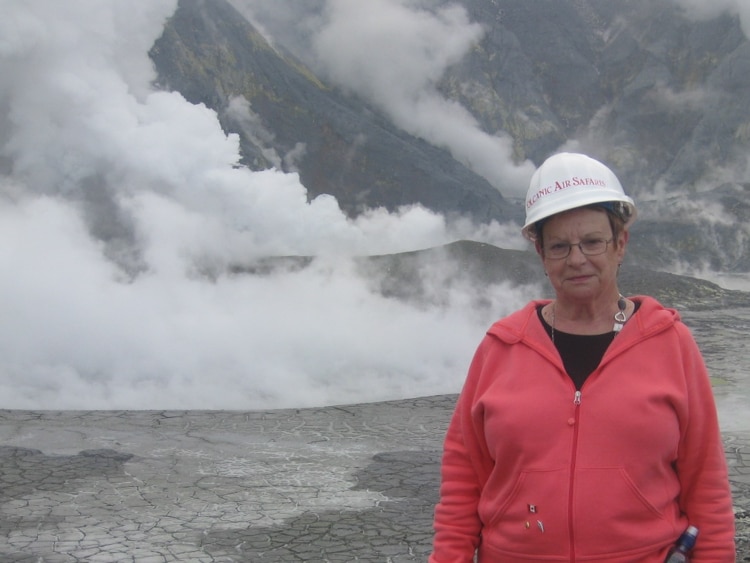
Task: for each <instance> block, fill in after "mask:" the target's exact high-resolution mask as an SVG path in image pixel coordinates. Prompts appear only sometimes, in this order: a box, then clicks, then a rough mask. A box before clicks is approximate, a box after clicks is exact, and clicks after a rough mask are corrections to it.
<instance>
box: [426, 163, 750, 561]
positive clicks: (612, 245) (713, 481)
mask: <svg viewBox="0 0 750 563" xmlns="http://www.w3.org/2000/svg"><path fill="white" fill-rule="evenodd" d="M635 216H636V209H635V206H634V204H633V200H632V199H631V198H630V197H628V196H627V195H625V193H624V192H623V190H622V187H621V185H620V182H619V181H618V179H617V178H616V176H615V175H614V174H613V173H612V171H611V170H609V169H608V168H607V167H606V166H604V165H603V164H602V163H600V162H598V161H596V160H593V159H591V158H589V157H587V156H585V155H581V154H570V153H561V154H557V155H554V156H552V157H550V158H549V159H548V160H547V161H545V162H544V164H542V166H541V167H540V168H539V169H538V170H537V171H536V173H535V174H534V176H533V177H532V179H531V185H530V187H529V191H528V194H527V197H526V218H527V220H526V224H525V226H524V227H523V233H524V235H525V236H526V237H527V238H529V239H530V240H531V241H533V242H534V245H535V247H536V251H537V253H538V254H539V257H540V258H541V261H542V264H543V266H544V270H545V272H546V275H547V276H548V277H549V280H550V283H551V285H552V287H553V288H554V291H555V299H554V300H551V301H550V300H539V301H533V302H531V303H529V304H528V305H526V306H525V307H524V308H523V309H521V310H519V311H516V312H515V313H513V314H511V315H510V316H508V317H506V318H504V319H502V320H500V321H498V322H497V323H495V324H494V325H493V326H492V327H491V328H490V329H489V331H488V332H487V334H486V336H485V337H484V339H483V340H482V342H481V343H480V345H479V348H478V350H477V352H476V354H475V356H474V359H473V361H472V363H471V366H470V369H469V374H468V376H467V379H466V382H465V384H464V388H463V390H462V392H461V395H460V397H459V400H458V403H457V405H456V410H455V413H454V415H453V418H452V420H451V423H450V426H449V428H448V432H447V436H446V439H445V449H444V454H443V462H442V484H441V488H440V502H439V504H438V506H437V507H436V510H435V524H434V525H435V538H434V549H433V553H432V555H431V557H430V562H431V563H448V562H451V563H456V562H469V561H474V558H475V556H476V557H477V558H478V560H479V561H481V562H482V563H485V562H504V561H507V562H529V561H539V562H542V561H543V562H548V563H549V562H553V561H568V562H574V561H588V562H595V561H596V562H604V561H606V562H610V563H634V562H642V563H661V562H663V561H664V560H665V558H666V557H667V555H668V552H669V550H670V548H671V547H672V546H673V545H674V543H675V541H676V540H677V538H678V537H679V536H680V534H681V533H682V532H683V531H684V530H685V529H686V528H687V527H688V526H689V525H693V526H696V527H697V528H698V529H699V533H700V534H699V537H698V541H697V543H696V545H695V548H694V550H693V552H692V554H691V561H693V562H694V563H697V562H709V561H710V562H711V563H719V562H730V561H734V560H735V546H734V515H733V511H732V501H731V494H730V490H729V484H728V478H727V469H726V460H725V456H724V451H723V448H722V443H721V436H720V433H719V427H718V422H717V415H716V407H715V404H714V400H713V394H712V391H711V385H710V382H709V378H708V375H707V372H706V367H705V364H704V362H703V359H702V357H701V354H700V352H699V351H698V348H697V346H696V344H695V341H694V340H693V338H692V336H691V334H690V332H689V331H688V329H687V328H686V327H685V325H684V324H682V322H681V321H680V317H679V315H678V313H677V312H676V311H674V310H672V309H667V308H665V307H663V306H662V305H660V304H659V303H658V302H657V301H656V300H654V299H653V298H651V297H647V296H634V297H629V298H626V297H623V296H622V295H621V294H620V291H619V289H618V286H617V272H618V269H619V267H620V264H621V263H622V260H623V257H624V255H625V248H626V246H627V243H628V238H629V232H628V227H629V226H630V224H631V223H632V222H633V220H634V219H635Z"/></svg>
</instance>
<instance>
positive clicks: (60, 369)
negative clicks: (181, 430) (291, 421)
mask: <svg viewBox="0 0 750 563" xmlns="http://www.w3.org/2000/svg"><path fill="white" fill-rule="evenodd" d="M175 8H176V2H175V1H174V0H159V1H155V0H148V1H145V0H144V1H140V2H131V1H124V0H116V1H113V2H106V3H102V2H98V1H97V0H75V1H71V2H65V3H64V4H61V3H59V2H56V1H55V0H29V1H26V2H14V3H11V5H10V6H6V10H5V13H4V15H3V18H2V21H1V22H0V38H2V39H0V230H2V236H1V237H0V264H1V265H2V268H3V271H4V272H5V275H4V276H3V278H2V281H0V284H1V289H2V295H3V314H2V315H1V316H0V358H2V359H0V373H1V374H2V379H1V380H0V381H2V383H0V393H1V396H2V401H0V406H2V407H4V408H33V409H39V408H54V409H70V408H75V409H103V408H118V409H120V408H123V409H124V408H128V409H135V408H139V409H140V408H187V409H194V408H272V407H283V406H307V405H319V404H334V403H345V402H356V401H370V400H378V399H386V398H399V397H404V396H417V395H425V394H432V393H441V392H455V391H457V390H458V388H459V387H460V382H461V381H462V379H463V376H464V372H465V367H466V365H467V363H468V359H469V357H470V355H471V353H472V352H473V347H474V345H475V343H476V341H477V339H478V336H479V335H480V334H481V333H482V332H483V330H484V328H485V327H486V325H487V323H488V322H489V320H490V319H491V318H494V317H496V316H497V315H499V314H501V313H502V312H503V311H504V310H507V309H509V308H511V307H513V304H514V303H518V302H520V301H523V300H525V298H526V296H522V295H518V294H514V293H513V292H509V290H505V289H503V288H502V287H495V288H493V287H490V288H487V294H486V297H487V298H488V299H489V300H490V302H491V306H490V307H486V309H485V311H484V312H483V313H482V312H478V311H477V310H475V308H474V306H473V302H472V299H473V298H472V297H470V296H472V295H473V291H474V290H473V289H472V288H468V287H467V288H461V287H458V286H457V287H456V288H454V290H453V293H452V294H451V298H450V302H449V303H443V304H442V305H441V306H439V307H425V306H418V305H409V304H406V303H403V302H400V301H396V300H393V299H387V298H385V297H383V296H381V295H379V294H377V293H374V292H373V291H372V290H371V287H370V283H368V281H367V280H364V279H362V278H360V277H359V276H358V275H357V274H356V272H355V270H354V266H353V263H352V262H351V261H350V260H349V259H348V258H347V257H350V256H353V255H361V254H373V253H388V252H395V251H401V250H412V249H416V248H422V247H428V246H434V245H439V244H443V243H446V242H449V241H451V240H454V239H455V238H458V237H461V236H469V233H468V230H469V229H473V227H472V226H471V225H468V224H455V225H448V224H446V221H445V219H444V218H443V217H441V216H439V215H436V214H434V213H431V212H428V211H426V210H424V209H422V208H419V207H411V208H405V209H402V210H401V211H400V212H398V213H391V214H389V213H386V212H384V211H382V210H373V211H371V212H370V213H367V214H365V215H363V216H362V217H360V218H359V219H357V220H350V219H347V218H346V217H345V216H344V214H343V213H342V212H341V211H340V209H339V207H338V205H337V202H336V201H335V199H334V198H332V197H329V196H321V197H318V198H316V199H315V200H313V201H312V202H308V200H307V192H306V190H305V188H304V186H302V185H301V184H300V182H299V178H298V176H297V175H296V174H283V173H280V172H278V171H276V170H268V171H264V172H251V171H249V170H247V169H245V168H243V167H240V166H238V162H239V149H238V139H237V138H236V137H235V136H231V135H230V136H227V135H225V134H224V132H223V131H222V130H221V128H220V126H219V123H218V120H217V118H216V115H215V113H214V112H213V111H211V110H209V109H207V108H206V107H204V106H201V105H192V104H190V103H188V102H186V101H185V99H184V98H183V97H182V96H181V95H180V94H178V93H167V92H158V91H153V90H152V89H151V87H150V86H149V84H150V83H151V80H152V79H153V78H154V74H153V69H152V66H151V63H150V60H149V59H148V57H147V51H148V49H149V48H150V46H151V45H152V44H153V42H154V40H155V39H156V38H157V37H158V36H159V34H160V33H161V30H162V28H163V24H164V22H165V21H166V19H167V18H168V17H169V16H170V15H171V14H172V13H173V12H174V10H175ZM338 9H344V7H343V6H339V7H338ZM441 17H442V21H441V22H440V23H439V25H438V27H437V28H435V29H433V28H431V27H430V26H433V25H435V23H434V22H432V23H431V22H422V23H423V25H425V26H427V27H426V28H425V33H427V34H429V33H431V32H433V31H437V32H442V31H445V30H446V29H449V28H451V26H465V27H467V29H468V30H471V29H472V26H471V25H469V24H467V22H465V21H463V20H462V19H461V15H460V14H459V13H457V12H455V11H448V12H446V13H444V14H443V15H442V16H441ZM334 20H335V18H334ZM431 30H432V31H431ZM472 33H475V32H473V31H472V32H471V33H469V34H468V35H467V36H466V38H465V39H463V40H461V42H460V44H459V45H456V46H454V47H451V49H449V50H448V51H447V52H445V53H438V54H437V56H438V58H439V59H440V60H439V61H437V62H436V63H435V68H434V69H433V70H432V71H431V72H432V73H435V72H438V69H439V66H440V65H441V64H444V62H445V61H447V60H450V58H451V57H456V56H459V54H460V49H461V48H462V46H464V45H465V44H466V42H467V41H469V40H470V38H471V36H472ZM323 43H325V42H324V41H323ZM413 64H414V65H416V64H418V61H414V62H413ZM484 229H485V231H484V236H487V237H490V238H491V237H492V236H499V237H504V236H505V234H506V231H505V229H504V227H502V226H499V225H494V226H485V227H484ZM519 241H520V239H519ZM495 242H497V241H495ZM277 255H310V256H316V257H317V258H316V260H315V261H314V262H313V263H312V264H311V265H310V266H309V267H307V268H304V269H297V270H289V271H282V270H280V271H275V272H272V273H270V274H268V275H266V276H250V275H228V274H227V271H228V270H229V268H230V266H232V265H237V264H240V265H241V264H249V263H253V261H254V260H256V259H258V258H260V257H263V256H277Z"/></svg>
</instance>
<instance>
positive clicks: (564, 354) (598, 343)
mask: <svg viewBox="0 0 750 563" xmlns="http://www.w3.org/2000/svg"><path fill="white" fill-rule="evenodd" d="M637 309H638V303H636V310H637ZM634 313H635V311H634ZM537 315H538V316H539V320H541V321H542V326H544V329H545V330H546V331H547V334H549V335H550V338H551V337H552V327H551V326H550V325H549V323H547V321H545V320H544V317H543V316H542V307H541V306H540V307H538V308H537ZM614 338H615V332H614V331H610V332H605V333H604V334H570V333H569V332H561V331H559V330H557V329H555V339H554V343H555V347H556V348H557V351H558V352H559V353H560V357H561V358H562V361H563V365H564V366H565V371H567V372H568V375H569V376H570V379H572V380H573V383H574V384H575V386H576V389H578V390H580V389H581V387H583V384H584V382H585V381H586V379H587V378H588V376H589V375H591V373H592V372H593V371H594V370H595V369H596V367H597V366H598V365H599V363H600V362H601V361H602V357H603V356H604V352H606V351H607V347H608V346H609V345H610V344H611V343H612V340H614Z"/></svg>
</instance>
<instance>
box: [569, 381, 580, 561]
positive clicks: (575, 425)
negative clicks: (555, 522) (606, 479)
mask: <svg viewBox="0 0 750 563" xmlns="http://www.w3.org/2000/svg"><path fill="white" fill-rule="evenodd" d="M581 397H582V395H581V392H580V391H578V390H576V392H575V393H574V395H573V405H574V407H573V408H574V411H573V446H572V449H573V451H572V452H571V456H570V482H569V483H568V534H569V539H570V561H571V563H573V562H574V561H575V560H576V550H575V532H574V527H573V488H574V486H575V469H576V457H577V455H578V426H579V419H580V413H581V409H580V407H581Z"/></svg>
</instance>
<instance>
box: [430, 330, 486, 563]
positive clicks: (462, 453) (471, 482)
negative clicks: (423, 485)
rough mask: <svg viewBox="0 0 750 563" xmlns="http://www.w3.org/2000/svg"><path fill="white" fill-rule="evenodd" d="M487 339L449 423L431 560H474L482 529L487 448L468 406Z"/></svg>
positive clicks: (436, 562)
mask: <svg viewBox="0 0 750 563" xmlns="http://www.w3.org/2000/svg"><path fill="white" fill-rule="evenodd" d="M486 346H487V339H485V341H484V342H483V343H482V344H480V347H479V349H478V350H477V353H476V354H475V356H474V359H473V361H472V363H471V367H470V368H469V374H468V376H467V378H466V383H465V384H464V388H463V390H462V391H461V395H460V396H459V399H458V403H457V404H456V409H455V411H454V413H453V417H452V419H451V422H450V424H449V426H448V431H447V434H446V438H445V445H444V450H443V461H442V466H441V485H440V502H439V503H438V505H437V506H436V508H435V520H434V528H435V537H434V542H433V552H432V555H431V556H430V559H429V562H430V563H449V562H450V563H468V562H471V561H474V553H475V551H476V549H477V547H478V545H479V537H480V533H481V529H482V523H481V521H480V518H479V515H478V512H477V508H478V505H479V497H480V494H481V491H482V487H483V485H484V483H485V482H486V479H487V475H488V474H489V472H488V471H487V470H486V469H485V467H486V465H487V462H488V460H489V454H488V452H487V447H486V444H485V441H484V435H483V430H482V427H481V425H479V424H475V423H474V420H476V419H477V418H476V417H478V418H479V419H481V413H476V412H474V413H473V412H472V411H473V410H474V409H473V404H474V398H475V396H476V394H477V388H478V381H479V379H480V374H481V372H482V366H483V364H484V359H483V358H484V350H485V348H486Z"/></svg>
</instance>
